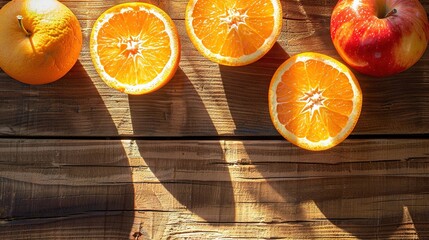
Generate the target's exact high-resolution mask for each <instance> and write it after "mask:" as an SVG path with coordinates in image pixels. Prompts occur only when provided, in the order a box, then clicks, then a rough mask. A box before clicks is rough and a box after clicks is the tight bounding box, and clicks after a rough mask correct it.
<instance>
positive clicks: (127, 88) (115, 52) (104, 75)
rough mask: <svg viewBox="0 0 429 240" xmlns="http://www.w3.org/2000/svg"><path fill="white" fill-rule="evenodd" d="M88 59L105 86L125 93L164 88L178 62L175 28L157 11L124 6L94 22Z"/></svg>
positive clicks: (149, 7) (138, 5)
mask: <svg viewBox="0 0 429 240" xmlns="http://www.w3.org/2000/svg"><path fill="white" fill-rule="evenodd" d="M90 51H91V59H92V61H93V63H94V66H95V69H96V70H97V72H98V74H99V75H100V77H101V79H103V81H104V82H106V84H107V85H108V86H110V87H112V88H114V89H117V90H119V91H121V92H125V93H128V94H145V93H150V92H153V91H155V90H158V89H159V88H161V87H162V86H164V85H165V84H166V83H167V82H168V81H169V80H170V79H171V78H172V77H173V76H174V74H175V72H176V70H177V67H178V65H179V60H180V42H179V37H178V34H177V29H176V26H175V25H174V22H173V21H172V20H171V18H170V17H169V16H168V15H167V13H165V12H164V11H163V10H161V9H160V8H158V7H156V6H154V5H152V4H148V3H141V2H132V3H123V4H119V5H116V6H114V7H112V8H110V9H108V10H106V11H105V12H104V13H103V14H101V16H100V17H99V18H98V19H97V20H96V22H95V24H94V26H93V28H92V32H91V38H90Z"/></svg>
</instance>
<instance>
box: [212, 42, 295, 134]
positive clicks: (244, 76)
mask: <svg viewBox="0 0 429 240" xmlns="http://www.w3.org/2000/svg"><path fill="white" fill-rule="evenodd" d="M288 58H289V55H288V54H287V53H286V52H285V50H284V49H283V48H282V46H280V44H278V43H276V44H275V45H274V46H273V48H271V50H270V51H269V52H268V53H267V54H266V55H265V56H264V57H262V58H261V59H259V60H258V61H256V62H255V63H252V64H250V65H246V66H241V67H230V66H223V65H219V70H220V74H221V77H222V83H223V87H224V90H225V95H226V99H227V103H228V107H229V110H230V112H231V116H232V118H233V120H234V123H235V127H236V129H235V131H234V135H235V136H254V135H255V134H258V133H261V132H263V133H265V134H266V136H269V135H276V134H277V132H276V131H275V129H274V127H272V123H271V119H270V114H269V111H268V88H269V86H270V82H271V78H272V77H273V75H274V73H275V71H276V70H277V68H278V67H279V66H280V65H281V64H282V63H283V62H284V61H286V59H288ZM254 109H264V111H260V112H255V111H254ZM249 119H251V121H249ZM251 123H254V124H256V125H249V124H251ZM263 127H265V128H266V129H262V130H261V128H263Z"/></svg>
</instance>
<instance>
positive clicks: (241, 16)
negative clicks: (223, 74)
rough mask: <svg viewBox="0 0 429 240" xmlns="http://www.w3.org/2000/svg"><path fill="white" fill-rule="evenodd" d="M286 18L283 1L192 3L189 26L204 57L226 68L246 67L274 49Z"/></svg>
mask: <svg viewBox="0 0 429 240" xmlns="http://www.w3.org/2000/svg"><path fill="white" fill-rule="evenodd" d="M282 17H283V16H282V7H281V3H280V1H279V0H253V1H249V0H228V1H225V0H190V1H189V2H188V5H187V7H186V15H185V23H186V31H187V33H188V35H189V38H190V39H191V42H192V43H193V44H194V46H195V47H196V48H197V49H198V51H199V52H200V53H201V54H202V55H203V56H205V57H206V58H208V59H210V60H212V61H213V62H216V63H219V64H222V65H229V66H242V65H247V64H250V63H253V62H255V61H257V60H258V59H260V58H261V57H263V56H264V55H265V54H266V53H267V52H268V51H269V50H270V49H271V48H272V46H273V45H274V44H275V42H276V41H277V38H278V37H279V35H280V32H281V28H282Z"/></svg>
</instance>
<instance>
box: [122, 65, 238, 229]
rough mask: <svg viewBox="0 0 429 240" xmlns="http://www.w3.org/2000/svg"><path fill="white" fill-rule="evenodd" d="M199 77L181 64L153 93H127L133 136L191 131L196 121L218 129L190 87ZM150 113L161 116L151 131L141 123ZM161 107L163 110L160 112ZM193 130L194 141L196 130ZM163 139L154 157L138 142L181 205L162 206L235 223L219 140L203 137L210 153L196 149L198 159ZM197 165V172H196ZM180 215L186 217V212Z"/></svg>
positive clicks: (213, 221)
mask: <svg viewBox="0 0 429 240" xmlns="http://www.w3.org/2000/svg"><path fill="white" fill-rule="evenodd" d="M197 81H199V79H195V82H191V81H190V80H189V78H188V77H187V75H186V74H185V72H183V70H182V69H181V68H179V69H178V70H177V72H176V75H175V77H174V78H173V79H172V80H171V81H170V83H168V84H167V85H166V86H164V88H162V89H160V90H158V91H157V92H154V93H152V94H149V95H143V96H129V103H130V110H131V118H132V122H133V128H134V135H135V136H145V135H147V133H146V132H157V131H158V130H159V132H164V133H165V132H169V131H168V129H170V130H171V132H172V133H181V132H182V131H181V129H182V128H184V129H191V128H192V126H193V125H194V124H197V125H199V124H201V123H200V121H204V124H205V126H206V127H205V131H207V133H213V132H216V128H215V126H214V125H213V123H212V119H211V117H210V115H209V114H208V113H207V112H202V111H201V109H205V107H204V103H203V101H202V100H201V98H200V95H199V93H198V90H197V89H195V87H194V84H196V82H197ZM148 103H149V104H148ZM152 108H153V109H152ZM196 109H197V110H199V111H198V112H197V111H195V110H196ZM153 111H155V112H158V113H159V114H158V116H157V117H158V118H159V119H157V120H156V122H157V123H160V125H158V126H156V127H152V129H149V128H148V127H147V126H146V125H145V122H144V121H146V120H145V119H146V117H145V115H146V114H151V112H153ZM162 111H163V113H161V112H162ZM160 113H161V114H160ZM171 119H173V120H174V121H172V120H171ZM196 121H199V122H196ZM172 123H173V124H172ZM194 134H196V135H197V136H196V139H198V135H199V134H200V132H195V133H194ZM158 137H159V136H158ZM160 137H166V139H167V140H168V139H169V138H168V137H170V136H160ZM173 137H174V136H173ZM185 137H195V136H185ZM166 139H164V141H162V140H161V141H160V142H159V147H158V148H159V149H157V150H156V152H159V154H157V155H156V156H153V155H151V153H153V150H151V149H148V148H147V147H146V146H145V145H144V143H143V142H139V141H137V144H138V147H139V151H140V155H141V157H142V158H143V160H144V162H145V163H146V164H147V166H148V167H149V168H150V170H151V172H152V173H153V174H154V176H155V177H156V178H157V179H158V180H159V182H160V183H161V184H162V185H163V187H164V188H165V189H166V190H167V191H168V193H169V194H171V195H172V196H173V197H174V198H175V199H176V200H177V201H178V202H179V203H180V204H179V205H175V204H172V205H171V203H164V206H169V208H170V209H165V210H168V211H175V212H182V211H184V209H183V207H185V209H187V210H189V211H191V213H192V214H195V215H196V216H198V217H200V218H202V219H203V220H204V221H206V222H208V223H209V224H223V223H230V222H233V221H234V217H235V208H234V195H233V189H232V186H231V178H230V176H229V175H228V174H225V173H228V171H227V170H226V164H224V162H223V161H224V159H222V158H221V157H222V156H223V154H222V151H223V150H222V147H221V145H220V144H221V142H218V141H209V142H208V143H207V142H205V143H204V141H202V142H201V144H208V146H210V148H211V149H210V151H207V152H197V153H195V154H196V155H197V156H198V157H195V158H192V157H187V156H185V155H183V154H184V152H192V150H189V149H187V150H181V147H185V146H186V145H184V146H182V145H180V144H178V145H177V146H171V144H167V142H166V141H165V140H166ZM173 139H174V138H173ZM191 139H194V138H190V140H188V141H197V142H198V140H191ZM185 140H186V139H185ZM163 143H164V145H163ZM196 169H197V170H198V171H195V170H196ZM213 171H214V172H219V175H218V176H217V178H215V179H213V178H210V177H208V176H212V174H205V173H210V172H211V173H213ZM169 204H170V205H169ZM180 205H182V206H180ZM182 214H184V215H186V211H185V213H182ZM171 217H173V214H172V216H171Z"/></svg>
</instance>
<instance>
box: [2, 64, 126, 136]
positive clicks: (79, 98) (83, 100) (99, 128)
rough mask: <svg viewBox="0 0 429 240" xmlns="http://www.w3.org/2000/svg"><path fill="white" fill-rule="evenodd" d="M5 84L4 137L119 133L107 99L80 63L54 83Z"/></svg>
mask: <svg viewBox="0 0 429 240" xmlns="http://www.w3.org/2000/svg"><path fill="white" fill-rule="evenodd" d="M100 81H101V80H100ZM1 84H2V88H1V90H0V109H1V110H0V111H1V112H0V113H1V114H0V134H2V135H13V136H28V135H31V136H94V135H95V134H100V133H103V134H105V135H108V136H114V135H117V134H118V133H117V129H116V126H115V124H113V122H112V119H111V116H110V114H109V112H108V110H107V108H106V106H105V103H104V102H103V99H102V98H101V97H100V95H99V93H98V91H97V89H96V87H95V86H94V84H93V83H92V80H91V78H90V76H88V74H87V72H86V70H85V69H84V67H83V66H82V64H81V63H80V61H78V62H77V63H76V64H75V66H74V67H73V68H72V69H71V70H70V71H69V73H67V74H66V75H65V76H64V77H63V78H62V79H60V80H58V81H56V82H54V83H51V84H45V85H36V86H34V85H26V84H22V83H19V82H17V81H15V80H13V79H11V78H2V82H1ZM52 116H55V117H52ZM6 124H7V125H6ZM97 136H98V135H97Z"/></svg>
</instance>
